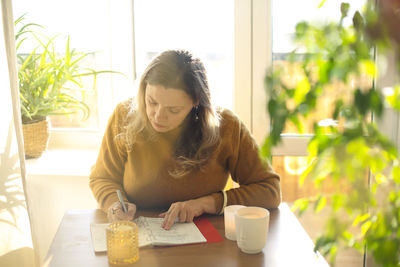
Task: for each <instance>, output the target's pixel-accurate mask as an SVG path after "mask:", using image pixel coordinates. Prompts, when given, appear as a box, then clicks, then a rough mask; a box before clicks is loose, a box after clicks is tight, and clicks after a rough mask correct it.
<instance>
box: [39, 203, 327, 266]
mask: <svg viewBox="0 0 400 267" xmlns="http://www.w3.org/2000/svg"><path fill="white" fill-rule="evenodd" d="M270 212H271V214H270V224H269V232H268V237H267V244H266V246H265V248H264V250H263V251H262V252H261V253H258V254H254V255H250V254H245V253H243V252H242V251H241V250H240V249H239V248H238V247H237V244H236V242H235V241H231V240H228V239H226V238H225V231H224V218H223V216H213V215H203V216H205V217H206V218H208V219H209V221H210V222H211V223H212V224H213V226H214V227H215V228H216V229H217V231H218V233H219V234H220V235H221V237H222V238H223V239H224V241H223V242H218V243H203V244H193V245H186V246H175V247H144V248H140V250H139V257H140V258H139V260H138V261H137V262H135V263H134V264H131V265H128V266H135V267H141V266H146V267H153V266H163V267H164V266H174V267H175V266H189V267H195V266H212V267H214V266H227V267H228V266H229V267H232V266H246V267H253V266H254V267H257V266H271V267H280V266H301V267H303V266H304V267H310V266H329V265H328V264H327V263H326V261H325V259H324V258H323V257H322V256H320V255H317V254H316V253H314V251H313V248H314V244H313V242H312V240H311V239H310V237H309V236H308V235H307V233H306V232H305V231H304V229H303V227H302V226H301V224H300V223H299V221H298V220H297V218H296V216H295V215H294V214H293V213H292V211H291V210H290V208H289V207H288V205H287V204H285V203H282V204H281V205H280V206H279V208H278V209H274V210H270ZM139 215H141V216H149V217H156V216H157V215H158V212H156V211H138V216H139ZM93 222H94V223H104V222H107V218H106V215H105V214H104V212H102V211H101V210H71V211H67V212H66V214H65V215H64V217H63V219H62V222H61V224H60V226H59V229H58V231H57V233H56V235H55V238H54V240H53V242H52V244H51V246H50V249H49V251H48V254H47V257H46V259H45V261H44V264H43V265H44V266H52V267H79V266H82V267H83V266H84V267H92V266H93V267H94V266H96V267H102V266H113V265H110V264H109V263H108V260H107V254H106V253H105V252H104V253H95V252H94V250H93V245H92V240H91V235H90V223H93Z"/></svg>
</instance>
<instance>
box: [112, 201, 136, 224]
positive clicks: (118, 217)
mask: <svg viewBox="0 0 400 267" xmlns="http://www.w3.org/2000/svg"><path fill="white" fill-rule="evenodd" d="M125 205H126V208H127V209H128V212H127V213H125V212H124V210H123V208H122V205H121V203H120V202H119V201H117V202H114V203H113V204H112V205H111V206H110V207H109V208H108V211H107V218H108V221H109V222H115V221H131V220H133V218H134V217H135V213H136V205H135V204H133V203H128V202H125Z"/></svg>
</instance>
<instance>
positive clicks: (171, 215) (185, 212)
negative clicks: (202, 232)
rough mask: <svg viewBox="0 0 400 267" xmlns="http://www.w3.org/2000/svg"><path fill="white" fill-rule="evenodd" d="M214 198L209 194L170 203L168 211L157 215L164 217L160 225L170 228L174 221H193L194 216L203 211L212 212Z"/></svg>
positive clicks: (166, 228)
mask: <svg viewBox="0 0 400 267" xmlns="http://www.w3.org/2000/svg"><path fill="white" fill-rule="evenodd" d="M214 209H215V200H214V198H213V197H211V196H206V197H201V198H197V199H191V200H188V201H183V202H175V203H172V204H171V206H170V207H169V209H168V211H166V212H163V213H161V214H160V215H159V216H160V217H163V218H164V221H163V223H162V225H161V227H162V228H164V229H165V230H169V229H171V227H172V225H174V223H175V222H193V218H194V217H198V216H200V215H202V214H203V213H205V212H207V213H214V211H213V210H214Z"/></svg>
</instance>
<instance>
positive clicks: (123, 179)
mask: <svg viewBox="0 0 400 267" xmlns="http://www.w3.org/2000/svg"><path fill="white" fill-rule="evenodd" d="M128 104H129V103H128V102H124V103H121V104H119V105H118V106H117V108H116V109H115V111H114V113H113V114H112V116H111V118H110V119H109V122H108V126H107V129H106V132H105V134H104V138H103V141H102V144H101V147H100V152H99V156H98V158H97V161H96V164H95V165H94V166H93V168H92V172H91V174H90V187H91V189H92V191H93V194H94V196H95V198H96V200H97V202H98V203H99V206H100V208H101V209H102V210H103V211H105V212H107V209H108V207H109V206H110V205H111V204H112V203H114V202H115V201H118V198H117V194H116V189H120V190H121V192H123V194H124V197H125V200H126V201H129V202H131V203H134V204H136V205H137V206H138V208H168V207H169V205H170V204H171V203H173V202H177V201H185V200H189V199H195V198H199V197H202V196H207V195H211V196H213V197H214V198H215V200H216V203H217V208H218V210H221V209H222V207H223V200H224V198H223V194H222V193H221V190H223V189H224V187H225V185H226V183H227V180H228V177H229V175H231V177H232V179H233V180H234V181H236V182H237V183H239V185H240V188H235V189H231V190H228V191H227V192H226V195H227V205H234V204H241V205H246V206H260V207H265V208H275V207H277V206H278V205H279V203H280V201H281V190H280V182H279V176H278V175H277V174H276V173H274V172H273V170H272V169H271V167H270V165H269V164H268V163H266V164H265V163H264V164H263V162H262V161H261V159H260V158H259V155H258V147H257V145H256V143H255V140H254V139H253V138H252V136H251V135H250V133H249V131H248V130H247V129H246V127H245V126H244V124H243V123H242V122H241V121H240V120H239V119H238V118H237V116H235V115H234V114H233V113H232V112H231V111H228V110H222V111H220V115H221V123H220V135H221V142H220V145H219V146H218V147H217V148H216V150H215V151H214V152H213V153H212V155H211V158H210V159H209V160H208V162H207V164H206V166H205V167H204V168H202V169H201V170H198V171H192V172H191V173H189V174H188V175H186V176H184V177H182V178H178V179H177V178H174V177H172V176H170V175H169V172H168V171H169V170H171V169H170V167H171V166H172V165H171V164H174V160H173V158H172V153H173V144H174V142H175V141H176V139H177V137H178V134H179V132H180V130H181V129H180V128H178V129H175V130H172V131H170V132H167V133H157V136H156V137H157V138H156V139H155V140H152V141H147V142H142V143H138V144H135V145H134V147H133V149H132V150H131V151H129V152H128V151H127V149H126V147H125V145H124V144H123V142H121V141H120V139H116V138H115V137H116V136H117V135H118V134H119V133H120V132H121V129H123V123H124V119H125V116H126V114H127V109H128Z"/></svg>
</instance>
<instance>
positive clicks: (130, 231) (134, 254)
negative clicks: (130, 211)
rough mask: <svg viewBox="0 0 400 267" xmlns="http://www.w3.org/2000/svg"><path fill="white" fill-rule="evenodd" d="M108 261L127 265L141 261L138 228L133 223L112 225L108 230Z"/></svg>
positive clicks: (115, 223)
mask: <svg viewBox="0 0 400 267" xmlns="http://www.w3.org/2000/svg"><path fill="white" fill-rule="evenodd" d="M106 236H107V254H108V261H109V262H110V263H111V264H116V265H125V264H129V263H133V262H135V261H137V260H138V259H139V244H138V243H139V242H138V226H137V225H136V224H135V223H133V222H128V221H121V222H114V223H111V224H110V225H109V226H108V227H107V229H106Z"/></svg>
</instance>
